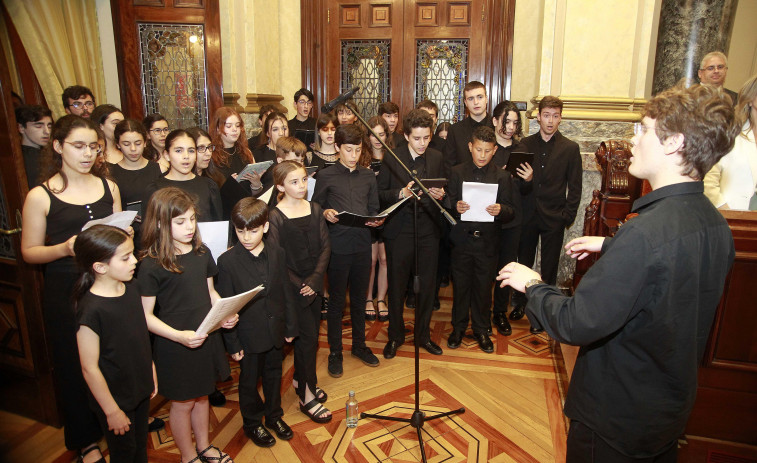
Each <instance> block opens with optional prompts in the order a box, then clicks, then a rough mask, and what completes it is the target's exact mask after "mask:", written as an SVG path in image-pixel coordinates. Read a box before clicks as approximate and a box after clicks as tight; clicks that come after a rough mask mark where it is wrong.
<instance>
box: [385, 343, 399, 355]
mask: <svg viewBox="0 0 757 463" xmlns="http://www.w3.org/2000/svg"><path fill="white" fill-rule="evenodd" d="M400 345H401V343H399V342H397V341H389V342H387V343H386V346H384V358H385V359H392V358H394V356H395V355H397V348H398V347H399V346H400Z"/></svg>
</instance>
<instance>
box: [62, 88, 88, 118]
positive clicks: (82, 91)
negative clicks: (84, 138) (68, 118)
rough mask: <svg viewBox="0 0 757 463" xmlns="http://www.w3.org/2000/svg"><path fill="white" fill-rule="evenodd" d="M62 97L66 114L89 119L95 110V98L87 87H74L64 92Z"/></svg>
mask: <svg viewBox="0 0 757 463" xmlns="http://www.w3.org/2000/svg"><path fill="white" fill-rule="evenodd" d="M62 97H63V109H65V111H66V114H73V115H75V116H81V117H84V118H89V116H90V115H91V114H92V110H94V109H95V97H94V96H93V95H92V90H90V89H88V88H87V87H83V86H81V85H72V86H70V87H68V88H67V89H65V90H63V95H62Z"/></svg>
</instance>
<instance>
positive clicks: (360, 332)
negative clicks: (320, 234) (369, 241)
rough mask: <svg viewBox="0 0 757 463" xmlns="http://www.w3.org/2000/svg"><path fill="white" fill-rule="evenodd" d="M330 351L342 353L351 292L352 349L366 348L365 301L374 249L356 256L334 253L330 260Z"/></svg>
mask: <svg viewBox="0 0 757 463" xmlns="http://www.w3.org/2000/svg"><path fill="white" fill-rule="evenodd" d="M328 274H329V312H328V314H327V315H326V321H327V323H328V338H329V348H330V349H331V352H341V351H342V314H343V313H344V306H345V304H346V297H347V287H348V286H349V289H350V318H351V319H352V348H353V349H355V348H363V347H365V301H366V293H367V292H368V280H369V279H370V277H371V248H370V247H369V248H367V249H366V250H365V251H364V252H359V253H354V254H335V253H333V252H332V253H331V260H330V261H329V271H328Z"/></svg>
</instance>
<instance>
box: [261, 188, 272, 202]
mask: <svg viewBox="0 0 757 463" xmlns="http://www.w3.org/2000/svg"><path fill="white" fill-rule="evenodd" d="M273 189H274V187H271V188H269V189H267V190H266V191H265V192H264V193H263V194H261V195H260V196H258V199H259V200H261V201H263V202H264V203H266V204H268V201H270V200H271V195H272V194H273Z"/></svg>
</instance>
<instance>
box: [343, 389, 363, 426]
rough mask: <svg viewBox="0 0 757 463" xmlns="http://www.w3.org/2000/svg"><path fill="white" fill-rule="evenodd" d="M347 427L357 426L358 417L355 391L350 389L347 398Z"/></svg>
mask: <svg viewBox="0 0 757 463" xmlns="http://www.w3.org/2000/svg"><path fill="white" fill-rule="evenodd" d="M346 407H347V427H348V428H357V420H358V418H359V417H360V413H359V412H358V409H357V408H358V407H357V399H356V398H355V391H350V396H349V398H348V399H347V404H346Z"/></svg>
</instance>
